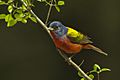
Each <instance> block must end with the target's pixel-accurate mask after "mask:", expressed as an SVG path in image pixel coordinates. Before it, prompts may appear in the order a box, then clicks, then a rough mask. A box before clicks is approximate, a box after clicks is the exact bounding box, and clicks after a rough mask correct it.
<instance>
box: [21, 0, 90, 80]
mask: <svg viewBox="0 0 120 80" xmlns="http://www.w3.org/2000/svg"><path fill="white" fill-rule="evenodd" d="M21 1H22V3H23V4H24V6H25V7H26V8H27V10H28V11H29V12H30V13H31V14H32V15H33V16H34V17H35V18H36V19H37V21H38V22H39V23H40V24H41V25H42V27H43V28H44V29H45V30H46V31H47V32H48V34H49V35H50V37H51V38H52V36H51V34H50V31H49V30H48V28H47V26H46V25H45V24H44V23H43V21H42V20H41V19H39V18H38V17H37V15H36V14H35V13H34V12H33V11H32V9H31V8H30V7H28V6H27V4H26V3H25V2H24V1H23V0H21ZM52 39H53V38H52ZM58 51H59V53H60V55H61V56H62V57H63V58H64V59H65V60H66V61H67V62H68V63H69V64H70V65H72V66H73V67H74V68H75V69H76V70H77V71H79V72H80V73H81V75H82V76H83V77H84V78H86V79H87V80H92V79H91V78H90V77H89V76H87V74H85V73H84V71H83V70H82V69H81V68H80V67H79V66H78V65H77V64H76V63H75V62H73V61H72V59H71V58H69V57H68V56H67V55H66V54H63V53H62V52H61V51H60V50H58Z"/></svg>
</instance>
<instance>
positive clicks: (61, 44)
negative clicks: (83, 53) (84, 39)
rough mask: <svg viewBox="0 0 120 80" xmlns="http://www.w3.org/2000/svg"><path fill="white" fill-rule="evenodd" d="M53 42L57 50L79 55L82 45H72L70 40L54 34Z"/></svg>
mask: <svg viewBox="0 0 120 80" xmlns="http://www.w3.org/2000/svg"><path fill="white" fill-rule="evenodd" d="M52 36H53V41H54V43H55V45H56V47H57V48H59V49H61V50H63V51H65V52H66V53H78V52H79V51H80V47H81V46H80V45H79V44H74V43H71V42H70V40H69V39H68V38H67V37H66V36H63V37H57V36H56V35H54V34H53V33H52Z"/></svg>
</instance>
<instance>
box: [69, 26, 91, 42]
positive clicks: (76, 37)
mask: <svg viewBox="0 0 120 80" xmlns="http://www.w3.org/2000/svg"><path fill="white" fill-rule="evenodd" d="M67 28H68V32H67V37H68V38H69V39H70V41H72V42H75V43H83V44H84V43H92V41H90V40H89V38H88V37H87V36H85V35H83V34H82V33H80V32H78V31H76V30H74V29H72V28H70V27H67Z"/></svg>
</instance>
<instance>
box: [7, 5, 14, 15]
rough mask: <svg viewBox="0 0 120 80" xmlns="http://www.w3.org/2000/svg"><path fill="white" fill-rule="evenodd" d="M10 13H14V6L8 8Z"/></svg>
mask: <svg viewBox="0 0 120 80" xmlns="http://www.w3.org/2000/svg"><path fill="white" fill-rule="evenodd" d="M8 11H9V12H10V13H11V12H12V11H13V6H12V5H9V6H8Z"/></svg>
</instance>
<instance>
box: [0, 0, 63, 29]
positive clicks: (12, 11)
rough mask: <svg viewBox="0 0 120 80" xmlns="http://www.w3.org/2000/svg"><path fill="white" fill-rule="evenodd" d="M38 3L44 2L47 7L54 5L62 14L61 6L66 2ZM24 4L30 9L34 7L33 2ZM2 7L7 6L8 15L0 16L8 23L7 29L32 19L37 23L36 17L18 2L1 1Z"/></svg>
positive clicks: (28, 1)
mask: <svg viewBox="0 0 120 80" xmlns="http://www.w3.org/2000/svg"><path fill="white" fill-rule="evenodd" d="M37 1H38V2H40V3H41V2H44V3H46V5H49V6H50V5H52V6H54V7H55V8H56V10H57V11H58V12H60V8H59V6H62V5H64V4H65V3H64V1H58V2H57V1H56V0H54V4H51V1H47V0H37ZM24 2H25V3H26V4H27V5H28V6H29V7H34V4H33V3H32V0H24ZM0 5H5V6H7V11H8V13H7V14H4V13H2V14H0V19H4V20H5V22H6V23H7V27H11V26H14V25H15V24H16V23H17V22H22V23H27V20H28V19H30V20H32V21H33V22H35V23H37V20H36V18H35V17H33V16H32V15H31V13H30V12H29V11H28V10H27V9H26V7H25V6H24V5H23V4H21V3H20V2H18V1H15V0H8V1H7V2H5V1H3V0H0Z"/></svg>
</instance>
